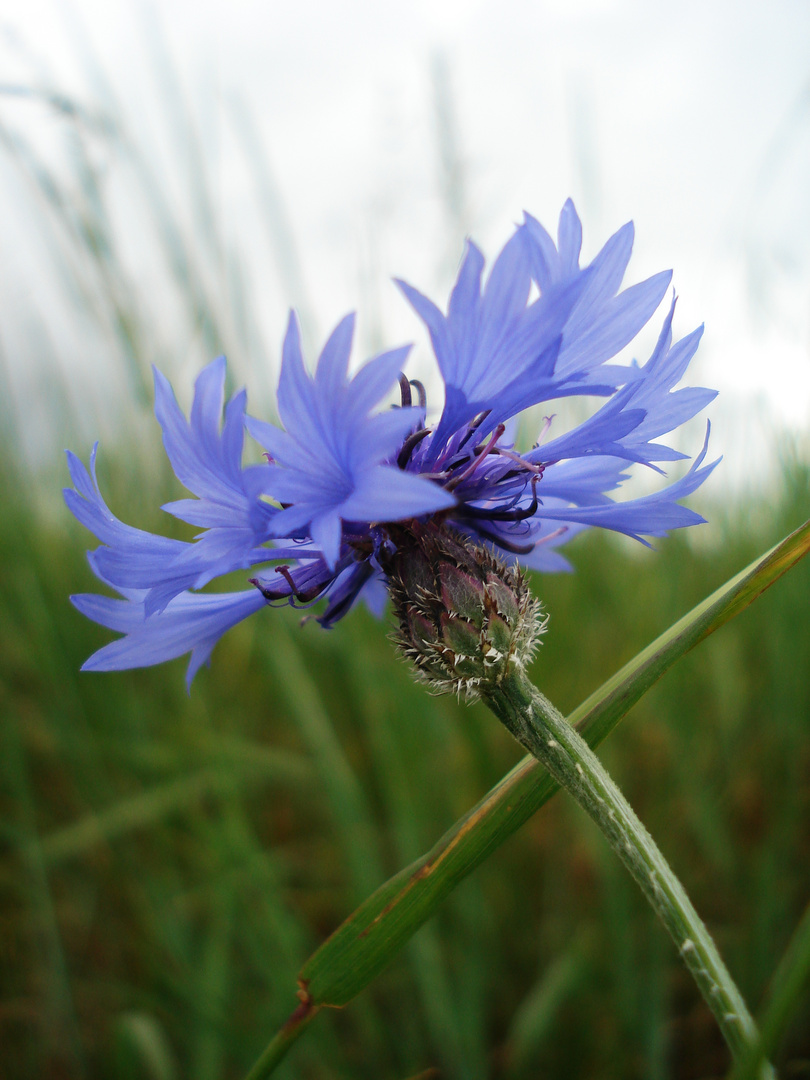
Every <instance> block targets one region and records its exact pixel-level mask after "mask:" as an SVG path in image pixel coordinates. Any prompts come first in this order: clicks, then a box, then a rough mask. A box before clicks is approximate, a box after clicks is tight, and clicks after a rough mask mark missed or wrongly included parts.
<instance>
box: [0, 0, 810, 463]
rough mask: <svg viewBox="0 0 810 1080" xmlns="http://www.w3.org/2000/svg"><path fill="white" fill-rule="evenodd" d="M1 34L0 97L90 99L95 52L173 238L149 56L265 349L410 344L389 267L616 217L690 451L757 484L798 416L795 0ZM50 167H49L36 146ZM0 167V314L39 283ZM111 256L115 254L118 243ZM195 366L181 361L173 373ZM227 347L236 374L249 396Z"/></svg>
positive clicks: (63, 23)
mask: <svg viewBox="0 0 810 1080" xmlns="http://www.w3.org/2000/svg"><path fill="white" fill-rule="evenodd" d="M158 10H159V18H157V17H156V16H155V11H158ZM0 24H2V28H3V30H4V37H3V41H2V43H0V58H1V59H2V70H3V71H4V72H5V75H3V76H2V80H1V81H2V82H3V83H4V85H5V86H6V87H16V88H19V87H25V86H34V85H39V86H42V85H45V84H46V83H47V84H48V85H49V86H50V87H51V88H55V89H58V90H60V91H63V92H65V93H67V94H69V95H71V96H72V97H73V98H74V99H75V100H77V101H79V102H82V103H84V104H86V105H87V106H88V107H90V106H92V105H93V104H94V103H99V102H102V99H103V91H102V90H101V89H100V87H99V84H98V81H97V80H96V81H94V77H93V74H92V64H91V62H90V60H89V59H88V57H89V56H91V55H92V56H93V57H95V61H94V62H97V61H100V62H101V64H102V66H103V68H104V70H105V72H106V77H107V79H108V80H109V82H110V83H111V85H112V86H113V87H114V89H115V92H116V94H117V96H118V98H119V102H120V103H121V104H120V107H121V108H122V109H123V110H124V112H125V114H126V118H127V124H128V126H129V129H130V131H131V133H132V137H133V138H134V139H136V140H137V141H138V142H139V145H140V146H141V147H142V148H143V149H144V150H145V151H146V152H147V153H148V154H149V155H150V159H151V160H152V161H153V162H154V164H155V169H156V171H157V173H158V175H160V176H163V177H165V185H166V191H167V197H168V198H169V199H170V200H171V201H172V205H173V206H176V207H177V214H178V220H181V221H186V224H187V225H188V227H189V228H190V229H192V230H193V228H194V224H193V222H194V214H193V208H192V209H189V207H188V206H187V205H186V204H187V202H188V199H187V197H186V196H185V195H184V190H185V189H184V187H183V183H184V181H183V177H182V170H181V169H180V170H179V169H178V162H181V161H182V157H183V155H182V153H179V152H178V141H180V142H181V143H182V138H181V137H180V136H179V135H178V131H177V129H176V128H173V126H172V125H173V121H172V118H171V116H167V115H166V101H167V100H168V98H167V91H166V88H165V86H164V85H163V83H162V82H161V75H160V71H161V70H162V69H161V67H160V64H159V63H158V64H157V66H156V64H155V49H156V45H155V42H159V43H160V49H163V50H165V52H166V53H167V54H168V56H170V58H171V66H172V68H173V69H174V70H175V71H176V73H177V75H178V78H179V80H180V83H181V85H182V88H183V93H184V95H185V97H186V99H187V101H188V102H189V103H190V110H191V113H192V115H193V117H194V121H195V124H196V126H197V128H198V130H199V134H200V138H201V145H202V157H203V160H204V161H205V162H206V167H207V169H208V171H209V173H210V177H211V181H212V190H213V193H214V196H215V201H216V205H217V208H218V214H219V215H220V218H221V222H222V223H223V228H224V229H225V231H226V232H227V234H228V236H229V237H232V238H233V239H234V242H235V243H238V244H240V245H242V247H243V248H244V250H245V251H246V253H247V254H246V256H245V258H246V266H247V267H248V269H249V272H250V282H249V289H248V295H249V303H250V304H251V305H252V306H253V309H254V310H253V314H252V318H253V320H254V321H255V322H256V323H257V325H259V326H260V327H261V333H262V336H263V338H264V339H265V340H266V341H267V342H269V343H271V346H270V352H271V354H272V351H273V343H276V342H278V341H280V338H281V336H282V334H283V329H284V321H285V312H286V308H287V306H288V305H289V304H290V303H295V304H298V305H301V306H302V307H304V308H305V309H307V310H308V311H309V312H310V316H311V320H310V325H311V328H312V329H311V337H312V340H313V343H314V341H315V340H316V339H317V337H318V336H319V335H322V334H323V333H325V332H326V331H327V330H328V329H329V328H330V326H331V324H333V323H334V321H335V320H336V319H337V318H338V317H339V316H340V315H342V314H343V313H344V312H345V311H346V310H348V309H352V308H355V307H360V309H361V312H362V313H364V314H362V315H361V319H362V321H361V331H362V335H363V342H364V343H365V344H366V345H368V346H369V347H371V346H376V345H377V344H378V342H382V343H385V344H398V343H399V342H401V341H402V340H403V339H404V340H408V339H409V338H413V337H414V336H415V335H416V336H417V338H418V335H417V331H416V328H415V326H414V323H413V321H412V319H411V317H410V316H409V314H408V312H407V311H406V310H405V308H404V305H403V304H402V302H401V300H400V299H399V298H398V295H397V294H396V291H395V289H394V288H393V286H391V285H390V278H391V276H393V275H395V274H396V275H398V276H403V277H408V278H409V279H410V280H412V281H413V282H414V283H415V284H417V285H420V286H422V287H423V288H425V289H427V290H428V291H431V292H433V294H434V295H437V298H439V299H443V294H444V292H445V291H446V289H447V285H448V281H449V275H450V273H451V272H452V269H453V267H454V265H455V262H456V260H457V257H458V255H459V253H460V250H461V242H462V238H463V235H464V233H465V232H469V233H471V234H472V235H473V236H474V237H475V238H476V239H477V240H478V241H479V242H480V243H481V244H482V246H483V247H484V249H485V250H486V251H488V252H489V253H490V254H493V253H495V252H496V251H497V249H498V247H499V245H500V244H501V243H503V241H504V240H505V239H506V238H507V236H508V235H509V232H510V229H511V225H512V223H513V222H515V221H516V220H518V219H519V217H520V215H521V212H522V211H523V210H524V209H527V210H530V211H531V212H532V213H534V214H535V215H536V216H538V217H540V218H541V220H543V221H544V222H545V223H546V224H547V225H549V226H551V227H553V224H554V221H555V218H556V215H557V213H558V212H559V208H560V206H561V205H562V203H563V201H564V200H565V198H566V197H567V196H568V195H569V194H570V195H572V196H573V197H574V199H575V201H576V203H577V206H578V208H579V210H580V213H581V216H582V217H583V221H584V226H585V244H586V248H587V250H588V251H590V253H591V254H593V253H595V250H596V249H597V247H598V245H599V244H600V243H601V242H603V241H604V239H606V238H607V236H608V235H609V234H610V232H612V231H613V230H614V229H615V228H617V227H618V226H619V225H621V224H622V223H623V222H624V221H626V220H627V219H628V218H633V219H634V221H635V223H636V236H637V242H636V252H635V255H634V260H633V263H631V272H632V277H633V278H634V279H639V278H641V277H644V276H646V275H647V274H649V273H652V272H654V271H655V270H658V269H661V268H664V267H670V266H671V267H673V268H674V270H675V283H676V287H677V290H678V293H679V296H680V300H679V310H678V316H677V329H678V331H679V332H682V333H685V332H687V331H688V330H690V329H692V327H693V326H694V325H696V324H698V323H700V322H704V321H705V323H706V335H705V339H704V344H703V346H702V349H701V358H700V361H699V366H698V367H697V375H696V377H697V378H699V380H700V381H701V382H702V383H703V384H709V385H713V386H717V387H719V388H720V389H721V391H722V398H721V399H720V402H718V405H717V406H716V408H714V409H713V420H714V431H715V435H714V440H715V443H714V444H715V446H716V448H718V449H719V450H721V451H724V452H725V453H726V455H727V458H731V459H732V460H733V461H734V462H735V464H734V465H733V470H734V471H735V472H736V473H737V474H738V475H748V474H756V473H757V472H758V471H759V469H760V463H761V461H763V460H764V459H765V458H766V457H767V455H768V453H769V443H772V441H773V438H772V436H773V430H774V426H775V425H776V424H780V423H781V424H785V425H788V426H790V427H791V428H792V429H794V430H796V431H805V430H806V429H807V428H808V426H810V352H809V351H808V350H809V349H810V304H809V303H808V301H809V300H810V202H809V201H808V191H810V184H809V183H808V182H809V181H810V5H808V4H807V3H806V0H770V2H768V3H767V4H766V3H764V2H753V0H748V2H745V0H742V2H741V0H736V2H732V0H680V2H678V3H674V4H673V3H671V2H669V3H664V2H660V0H548V2H534V3H533V2H530V0H497V2H495V0H464V2H460V0H458V2H457V0H447V2H443V0H414V2H411V3H403V2H399V3H390V2H388V0H348V2H336V0H298V2H296V3H290V2H289V0H287V2H283V3H281V2H275V0H265V2H259V0H233V2H231V3H228V4H227V5H226V4H224V3H222V2H215V0H202V2H200V0H198V2H195V3H191V2H190V0H162V2H161V3H160V5H159V6H154V7H153V6H151V5H148V4H145V3H136V2H132V0H130V2H127V3H116V2H109V0H108V2H106V3H102V2H101V0H74V2H73V3H71V4H68V3H66V2H65V0H62V2H59V0H26V2H25V4H22V3H20V2H17V3H12V2H10V0H2V2H0ZM437 87H438V89H437ZM442 94H444V95H445V96H446V97H447V99H448V101H449V106H448V110H447V112H446V115H445V120H448V118H449V121H450V122H451V126H452V132H453V141H454V143H455V150H454V154H455V158H454V162H455V165H456V166H458V167H459V169H460V171H459V174H458V175H459V180H458V183H457V185H456V188H455V189H454V190H455V194H454V195H453V197H452V198H451V197H450V196H447V195H443V184H446V173H444V172H443V171H442V168H443V167H442V163H441V158H440V152H439V145H440V140H439V138H438V137H437V124H438V123H440V121H438V120H437V105H436V103H437V100H439V98H440V97H441V96H442ZM236 109H242V110H243V111H245V112H247V113H248V114H249V116H250V117H251V118H252V123H253V125H254V126H255V128H256V130H257V132H258V134H259V137H260V139H261V142H262V144H263V147H264V150H265V152H266V155H267V162H268V167H269V168H270V170H271V173H272V181H273V184H274V185H275V187H276V194H277V200H276V206H279V205H283V207H284V214H285V216H286V221H287V224H288V226H289V229H290V232H291V235H292V237H293V238H294V251H295V253H296V258H297V261H298V263H299V266H300V280H299V278H298V277H297V276H296V273H295V267H294V266H293V267H290V266H289V265H288V266H287V271H288V272H285V271H284V269H283V268H280V265H279V259H278V257H276V258H275V259H273V258H271V257H268V256H267V255H266V254H265V255H264V256H263V255H261V254H259V253H258V246H259V245H258V241H257V237H258V234H259V233H260V232H261V231H262V228H263V226H262V225H261V224H260V223H259V222H258V217H257V213H256V206H257V195H256V191H255V183H254V179H255V177H254V173H252V172H251V170H250V168H249V167H247V165H246V163H245V156H244V153H243V149H244V148H242V150H238V148H237V145H236V144H237V142H238V140H236V141H235V140H234V137H233V127H234V123H235V121H234V116H235V115H236V113H235V110H236ZM46 113H47V110H46V109H43V107H42V106H41V105H39V104H37V103H35V102H31V101H26V100H23V99H19V97H14V96H13V95H12V96H9V95H8V94H6V95H5V99H4V98H3V97H0V120H2V121H3V122H4V123H6V124H8V125H10V126H11V127H12V128H13V127H14V126H15V125H16V126H17V128H19V127H20V126H22V129H23V130H25V131H26V132H30V133H31V137H32V138H39V139H44V140H45V143H46V144H47V143H48V140H52V142H53V147H56V145H57V135H58V132H57V130H56V129H57V128H58V125H59V120H58V118H54V117H53V116H46V115H45V114H46ZM445 146H446V142H445ZM47 152H48V153H53V154H54V155H55V157H54V161H56V162H58V160H59V158H58V154H59V153H60V152H61V151H57V150H56V149H52V148H50V147H48V149H47ZM0 165H2V163H0ZM109 167H110V169H112V168H113V167H114V165H113V163H110V164H109ZM12 172H13V170H9V169H5V170H4V169H3V168H2V167H0V179H3V178H5V179H6V180H7V182H8V183H9V185H10V188H9V193H8V194H7V195H6V196H4V198H3V200H2V203H3V209H0V242H2V243H3V246H4V250H5V251H6V253H7V255H6V257H5V259H4V264H5V265H4V269H3V271H2V273H0V288H2V294H0V305H2V308H3V311H4V320H8V319H9V318H10V317H11V316H13V314H14V312H16V311H17V310H18V309H20V308H21V307H26V305H29V304H30V305H33V307H34V308H36V305H37V303H38V302H39V304H40V310H41V308H42V304H43V301H42V298H43V297H46V296H49V295H50V294H49V292H48V290H49V289H50V288H51V287H52V283H50V276H51V275H50V274H49V269H48V267H47V251H48V249H47V245H45V244H44V243H43V241H42V239H41V237H40V238H38V239H36V238H35V237H34V235H33V234H34V232H36V223H35V222H33V220H32V215H33V214H35V212H36V211H35V209H32V208H31V207H28V208H27V209H26V211H25V213H24V214H23V212H22V211H21V210H20V207H19V206H18V203H17V200H19V199H20V197H21V195H20V181H19V179H15V178H14V176H13V175H12ZM31 205H32V206H33V205H34V204H33V203H32V204H31ZM121 205H122V210H121V212H122V214H123V215H124V217H126V216H127V211H126V208H125V204H124V203H123V202H122V204H121ZM448 207H450V209H448ZM184 215H186V217H184ZM28 230H30V243H29V242H27V238H28V235H29V234H28ZM135 231H137V230H135ZM254 241H256V251H252V250H251V245H252V243H253V242H254ZM132 252H133V256H132V257H133V260H134V263H135V264H137V263H138V258H139V256H138V253H137V243H136V242H135V243H133V244H132ZM203 257H204V256H203ZM144 265H145V264H144ZM144 273H145V271H144ZM146 278H147V283H148V275H146ZM21 283H22V284H21ZM54 287H55V286H54ZM38 298H39V299H38ZM151 302H152V301H145V303H147V306H148V303H151ZM47 308H48V311H49V312H51V314H52V318H53V320H54V322H55V324H58V325H60V327H61V325H62V324H61V323H59V319H60V318H61V319H63V320H64V322H65V328H64V333H60V334H57V335H56V336H57V338H58V346H57V348H56V349H55V352H56V353H57V354H59V353H60V351H61V352H63V353H64V354H65V355H67V356H69V357H73V358H74V359H75V356H78V355H79V354H82V355H84V356H85V358H86V359H87V357H88V356H89V354H91V353H92V351H93V348H92V347H91V346H90V345H89V344H88V343H87V342H85V343H82V342H81V341H80V340H78V341H77V340H76V335H77V333H78V334H79V337H80V330H77V327H76V326H73V327H72V329H71V327H70V325H69V322H70V320H69V319H68V318H67V317H66V316H60V315H59V314H58V308H59V303H58V301H56V300H53V299H52V298H50V299H49V300H48V303H47ZM2 337H3V350H4V353H5V354H6V362H7V364H9V365H10V366H12V367H13V366H14V359H15V355H19V356H20V358H21V362H20V364H19V368H20V370H18V371H17V373H16V375H15V378H16V380H17V382H16V384H15V385H17V387H18V390H19V392H20V393H24V392H25V390H24V387H25V385H26V382H25V380H26V372H27V370H28V362H27V360H26V359H25V357H24V355H23V353H24V350H22V349H21V347H20V345H19V342H20V340H21V338H20V336H19V334H17V336H15V331H14V329H13V328H12V329H7V330H6V332H5V333H4V334H3V335H2ZM94 347H96V348H97V347H98V346H94ZM56 359H57V360H58V359H59V357H58V356H57V357H56ZM200 359H201V357H199V356H198V355H197V353H196V352H195V351H194V350H191V351H190V352H189V353H188V354H187V355H186V356H185V357H180V358H179V360H178V367H177V370H178V371H181V370H184V369H183V362H185V363H186V364H187V366H188V367H189V369H190V368H191V367H193V366H194V365H196V364H198V363H199V360H200ZM250 359H251V358H249V357H241V358H240V359H239V361H237V369H238V371H239V373H240V376H242V377H243V378H244V379H245V380H246V381H247V382H248V384H249V385H250V383H251V373H250ZM269 362H270V363H272V362H273V357H272V355H271V356H270V361H269ZM70 363H73V360H70ZM87 363H88V364H91V360H90V359H87ZM417 363H418V361H417ZM77 377H78V376H77Z"/></svg>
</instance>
